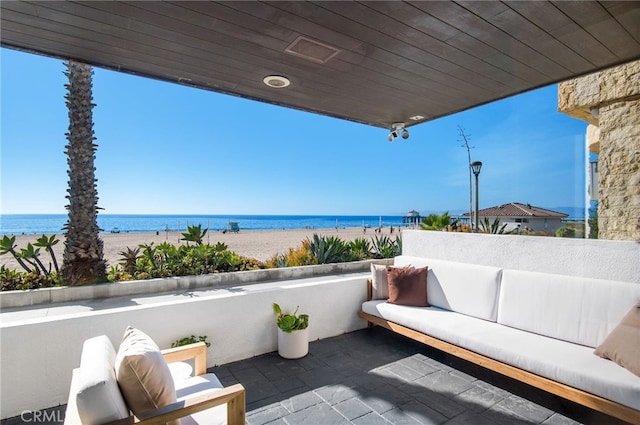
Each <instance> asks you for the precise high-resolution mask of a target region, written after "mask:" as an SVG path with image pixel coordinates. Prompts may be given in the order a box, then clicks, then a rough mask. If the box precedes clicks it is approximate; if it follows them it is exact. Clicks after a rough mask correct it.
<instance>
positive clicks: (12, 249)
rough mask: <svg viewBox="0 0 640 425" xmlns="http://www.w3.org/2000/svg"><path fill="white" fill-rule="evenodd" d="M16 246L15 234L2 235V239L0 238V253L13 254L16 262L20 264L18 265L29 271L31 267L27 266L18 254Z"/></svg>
mask: <svg viewBox="0 0 640 425" xmlns="http://www.w3.org/2000/svg"><path fill="white" fill-rule="evenodd" d="M17 247H18V246H17V245H16V237H15V236H11V237H9V236H6V235H5V236H3V237H2V239H0V255H4V254H11V255H13V258H15V259H16V261H17V262H18V264H20V266H21V267H22V268H23V269H25V270H26V271H27V273H28V272H31V271H32V269H31V268H29V266H27V265H26V264H25V262H24V261H23V260H22V256H21V255H20V253H19V252H17V251H16V248H17Z"/></svg>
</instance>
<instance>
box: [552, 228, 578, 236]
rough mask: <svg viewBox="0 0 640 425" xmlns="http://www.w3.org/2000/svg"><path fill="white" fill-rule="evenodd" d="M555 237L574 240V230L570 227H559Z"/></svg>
mask: <svg viewBox="0 0 640 425" xmlns="http://www.w3.org/2000/svg"><path fill="white" fill-rule="evenodd" d="M556 236H557V237H559V238H575V237H576V229H573V228H571V227H559V228H558V229H557V230H556Z"/></svg>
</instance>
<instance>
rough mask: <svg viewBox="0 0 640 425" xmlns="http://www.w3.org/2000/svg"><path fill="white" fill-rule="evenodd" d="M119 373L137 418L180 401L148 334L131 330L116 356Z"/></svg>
mask: <svg viewBox="0 0 640 425" xmlns="http://www.w3.org/2000/svg"><path fill="white" fill-rule="evenodd" d="M115 370H116V378H117V380H118V384H119V385H120V389H121V390H122V394H123V395H124V398H125V400H126V401H127V404H128V406H129V408H130V409H131V411H132V412H133V413H134V414H135V415H136V416H138V417H144V414H145V412H148V411H149V410H153V409H157V408H159V407H164V406H166V405H168V404H171V403H174V402H175V401H176V389H175V385H174V382H173V378H172V377H171V372H170V370H169V366H168V365H167V362H166V361H165V359H164V357H163V355H162V353H161V352H160V349H159V348H158V346H157V345H156V343H155V342H153V340H152V339H151V338H150V337H149V336H148V335H146V334H145V333H144V332H142V331H140V330H138V329H135V328H132V327H128V328H127V330H126V331H125V333H124V337H123V338H122V342H121V343H120V348H119V349H118V354H117V356H116V362H115ZM175 423H176V424H179V421H176V422H175Z"/></svg>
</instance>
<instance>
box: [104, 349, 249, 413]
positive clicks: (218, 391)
mask: <svg viewBox="0 0 640 425" xmlns="http://www.w3.org/2000/svg"><path fill="white" fill-rule="evenodd" d="M162 354H163V355H164V358H165V360H166V361H167V363H173V362H180V361H184V360H190V359H194V374H195V375H196V376H199V375H204V374H205V373H206V372H207V346H206V345H205V343H204V342H198V343H195V344H189V345H185V346H182V347H176V348H169V349H166V350H162ZM225 403H226V404H227V424H228V425H245V414H246V395H245V389H244V387H243V386H242V384H235V385H231V386H229V387H225V388H215V389H210V390H208V391H205V392H199V393H198V395H196V396H193V397H188V398H186V399H185V400H183V401H178V402H176V403H173V404H170V405H168V406H165V407H162V408H159V409H156V410H154V411H153V412H151V413H150V414H149V415H148V416H147V415H145V416H146V417H145V419H142V420H140V419H138V418H136V417H135V416H129V417H127V418H124V419H119V420H116V421H112V422H108V423H107V424H105V425H129V424H134V423H135V424H138V425H162V424H165V423H166V422H169V421H174V420H176V419H179V418H182V417H185V416H189V415H192V414H194V413H196V412H200V411H202V410H207V409H210V408H212V407H216V406H220V405H222V404H225Z"/></svg>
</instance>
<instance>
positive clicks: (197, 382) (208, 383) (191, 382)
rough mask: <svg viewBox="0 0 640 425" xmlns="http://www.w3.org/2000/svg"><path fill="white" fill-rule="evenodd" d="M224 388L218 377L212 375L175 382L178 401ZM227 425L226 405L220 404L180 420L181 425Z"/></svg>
mask: <svg viewBox="0 0 640 425" xmlns="http://www.w3.org/2000/svg"><path fill="white" fill-rule="evenodd" d="M215 388H218V389H222V388H224V387H223V386H222V384H221V383H220V381H219V380H218V377H217V376H216V375H215V374H213V373H207V374H204V375H200V376H194V377H192V378H189V379H184V380H179V381H176V394H177V396H178V401H181V400H183V399H184V398H186V397H190V396H193V395H196V394H199V393H201V392H203V391H209V390H211V389H215ZM226 423H227V405H226V403H225V404H222V405H220V406H216V407H214V408H213V409H207V410H203V411H201V412H197V413H194V414H193V415H191V416H186V417H184V418H181V419H180V424H181V425H224V424H226Z"/></svg>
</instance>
